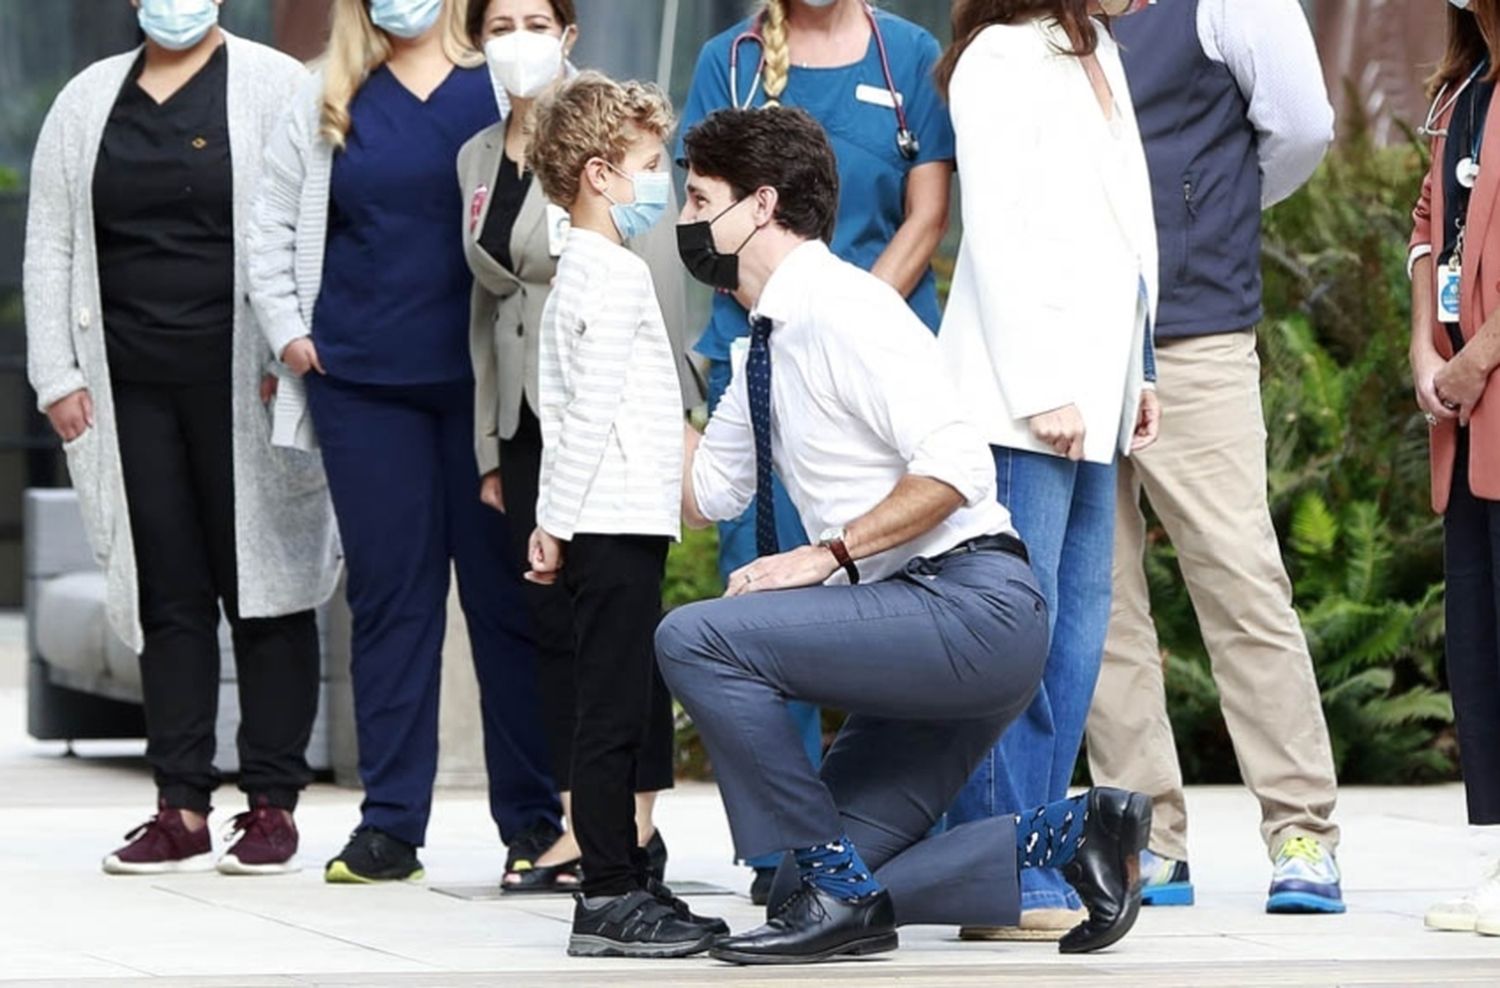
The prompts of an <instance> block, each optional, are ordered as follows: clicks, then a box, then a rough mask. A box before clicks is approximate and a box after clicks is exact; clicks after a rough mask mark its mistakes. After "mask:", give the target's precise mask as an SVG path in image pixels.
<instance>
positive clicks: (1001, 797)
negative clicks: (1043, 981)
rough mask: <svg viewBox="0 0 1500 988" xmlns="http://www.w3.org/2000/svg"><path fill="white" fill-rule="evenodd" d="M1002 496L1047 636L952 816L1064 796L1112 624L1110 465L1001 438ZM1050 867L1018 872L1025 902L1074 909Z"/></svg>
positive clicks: (1015, 808)
mask: <svg viewBox="0 0 1500 988" xmlns="http://www.w3.org/2000/svg"><path fill="white" fill-rule="evenodd" d="M993 452H994V455H995V476H996V482H997V493H998V496H999V499H1000V503H1002V504H1004V505H1005V506H1006V507H1008V508H1009V509H1010V513H1011V517H1012V519H1013V520H1014V523H1015V526H1016V531H1017V532H1019V533H1020V536H1021V538H1022V539H1024V540H1025V542H1026V547H1027V549H1028V550H1029V551H1030V553H1031V567H1032V569H1033V571H1035V573H1036V579H1037V584H1038V585H1039V586H1040V587H1041V590H1042V596H1043V597H1045V598H1046V600H1047V607H1048V610H1049V612H1050V615H1051V626H1052V644H1051V647H1050V648H1049V650H1048V652H1047V671H1046V673H1045V674H1044V675H1043V677H1042V688H1041V689H1040V690H1038V691H1037V695H1036V699H1035V700H1033V701H1032V703H1031V706H1030V707H1029V708H1028V709H1027V710H1026V712H1025V713H1024V714H1022V715H1021V717H1020V719H1019V720H1017V721H1016V722H1015V723H1014V724H1012V725H1011V726H1010V728H1009V729H1007V730H1006V732H1005V734H1004V735H1003V736H1002V737H1001V738H1000V742H999V743H998V744H996V745H995V747H994V750H992V751H991V752H990V753H989V755H988V757H986V758H985V760H984V761H983V762H982V763H980V766H979V768H978V769H977V770H976V771H975V773H974V776H973V778H971V779H970V780H969V784H968V785H966V786H965V787H964V789H963V791H962V792H961V793H959V795H958V798H957V799H956V800H954V803H953V807H952V809H951V810H950V811H949V814H948V820H949V823H950V824H961V823H968V822H970V821H973V820H982V819H984V818H986V817H992V816H997V815H999V814H1001V813H1020V812H1022V811H1024V810H1028V809H1031V808H1032V807H1036V806H1041V805H1042V804H1044V803H1049V802H1051V801H1053V800H1057V799H1062V798H1064V797H1066V796H1067V793H1068V784H1069V782H1070V781H1071V780H1072V778H1073V767H1074V765H1075V763H1076V762H1077V761H1078V751H1079V749H1080V748H1081V747H1082V746H1083V731H1084V725H1085V723H1086V722H1087V721H1088V713H1089V705H1090V704H1091V703H1092V702H1093V698H1094V684H1095V683H1096V682H1097V681H1098V679H1099V664H1100V661H1101V659H1102V657H1103V654H1104V637H1105V634H1106V633H1107V631H1108V630H1109V604H1110V591H1111V586H1110V565H1111V563H1112V562H1113V555H1114V537H1115V466H1114V464H1112V463H1111V464H1109V465H1108V466H1105V465H1101V464H1098V463H1073V462H1071V461H1069V460H1066V459H1063V458H1062V457H1058V456H1048V455H1046V454H1043V453H1032V452H1027V451H1024V450H1014V449H1008V448H1005V447H1001V446H997V447H994V449H993ZM1080 905H1081V903H1080V901H1079V899H1078V896H1077V894H1076V893H1074V892H1073V890H1072V888H1071V887H1069V886H1068V884H1067V882H1066V881H1064V879H1063V877H1062V875H1061V874H1060V873H1058V872H1057V871H1055V870H1052V869H1027V870H1026V871H1024V872H1023V873H1022V875H1021V906H1022V908H1023V909H1057V908H1069V909H1076V908H1078V907H1079V906H1080Z"/></svg>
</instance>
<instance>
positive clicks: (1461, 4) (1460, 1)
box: [1448, 0, 1469, 10]
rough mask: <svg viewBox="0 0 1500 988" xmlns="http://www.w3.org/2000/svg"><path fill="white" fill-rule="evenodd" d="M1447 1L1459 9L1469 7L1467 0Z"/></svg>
mask: <svg viewBox="0 0 1500 988" xmlns="http://www.w3.org/2000/svg"><path fill="white" fill-rule="evenodd" d="M1448 2H1449V3H1451V4H1453V6H1455V7H1457V8H1458V9H1459V10H1468V9H1469V0H1448Z"/></svg>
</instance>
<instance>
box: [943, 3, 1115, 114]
mask: <svg viewBox="0 0 1500 988" xmlns="http://www.w3.org/2000/svg"><path fill="white" fill-rule="evenodd" d="M1088 8H1089V0H954V4H953V44H951V45H949V46H948V50H947V51H945V52H943V57H942V58H941V59H939V60H938V63H937V68H936V69H934V70H933V74H934V75H935V76H936V77H937V84H938V89H939V90H941V91H942V93H943V95H944V97H946V96H947V95H948V83H950V82H951V81H952V80H953V70H954V69H956V68H958V60H959V59H960V58H962V57H963V54H964V51H965V50H966V49H967V48H968V47H969V45H970V44H972V43H973V41H974V39H975V38H976V37H978V36H979V32H980V31H983V30H984V29H985V28H987V27H991V26H992V25H995V24H1018V23H1021V22H1022V21H1029V20H1035V19H1037V18H1042V17H1050V18H1051V19H1053V20H1055V21H1057V23H1058V24H1059V25H1060V26H1061V27H1062V29H1063V32H1064V33H1066V34H1067V36H1068V41H1069V42H1071V43H1072V45H1073V47H1072V48H1070V49H1068V54H1070V55H1076V56H1077V57H1079V58H1083V57H1084V56H1086V55H1092V54H1093V53H1094V49H1096V48H1098V47H1099V39H1098V36H1097V35H1096V34H1095V33H1094V26H1093V25H1092V24H1090V23H1089V9H1088ZM1104 24H1105V27H1106V28H1108V25H1109V18H1107V17H1106V18H1104Z"/></svg>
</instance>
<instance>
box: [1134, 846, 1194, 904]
mask: <svg viewBox="0 0 1500 988" xmlns="http://www.w3.org/2000/svg"><path fill="white" fill-rule="evenodd" d="M1141 881H1142V882H1143V883H1144V884H1143V886H1142V887H1141V905H1143V906H1191V905H1192V904H1193V876H1192V873H1191V872H1189V871H1188V863H1187V862H1186V861H1177V860H1174V859H1172V858H1164V857H1162V856H1161V855H1159V854H1155V853H1153V852H1151V851H1142V852H1141Z"/></svg>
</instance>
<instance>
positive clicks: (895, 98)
mask: <svg viewBox="0 0 1500 988" xmlns="http://www.w3.org/2000/svg"><path fill="white" fill-rule="evenodd" d="M862 6H863V7H864V8H865V16H866V17H868V18H869V19H870V30H872V31H873V32H875V48H876V50H877V51H879V52H880V70H881V71H882V72H884V73H885V86H886V91H887V92H889V93H890V94H891V105H892V108H893V109H894V110H895V111H896V150H898V151H900V152H901V157H903V158H905V159H906V160H907V161H916V160H917V155H918V154H921V152H922V142H921V141H920V140H919V139H918V138H917V135H916V134H914V133H912V130H911V128H910V127H908V126H907V125H906V107H905V106H904V105H903V103H902V99H901V94H900V93H898V92H897V91H896V77H895V75H893V74H892V73H891V59H890V55H889V54H888V53H887V52H886V49H885V37H884V36H883V35H882V34H881V33H880V22H879V20H878V19H877V18H876V17H875V9H874V8H873V7H871V6H870V5H869V4H868V3H865V4H863V5H862ZM747 41H753V42H754V43H755V44H758V45H760V46H761V53H760V63H759V64H758V65H757V66H756V67H755V78H754V79H753V80H751V82H750V92H749V94H748V95H746V96H745V102H744V103H740V102H739V94H740V45H742V44H744V43H745V42H747ZM765 71H766V51H765V40H764V39H763V38H762V37H761V34H760V24H759V23H757V24H756V25H755V26H754V27H752V28H751V29H750V30H748V31H745V32H742V33H741V34H739V35H738V36H736V37H735V39H734V40H733V41H732V42H730V44H729V102H730V104H731V105H733V106H734V107H735V109H739V110H748V109H750V107H751V106H753V105H754V103H755V97H756V94H757V93H759V92H760V84H761V80H762V79H763V78H764V77H765Z"/></svg>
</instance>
